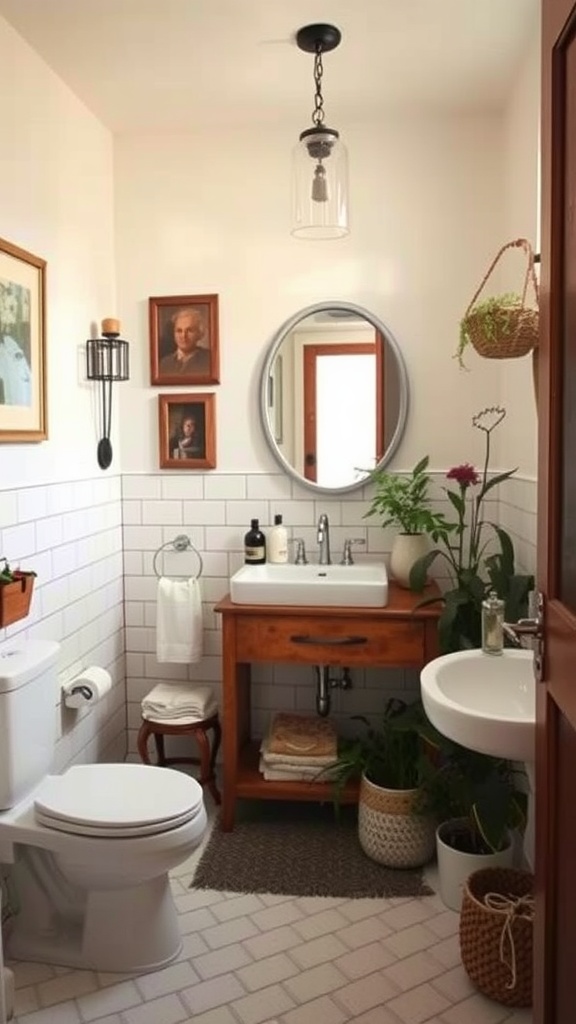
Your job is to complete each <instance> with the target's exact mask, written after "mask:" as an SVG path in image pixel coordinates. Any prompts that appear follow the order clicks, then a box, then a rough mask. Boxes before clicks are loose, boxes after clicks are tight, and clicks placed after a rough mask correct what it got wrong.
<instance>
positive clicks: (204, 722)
mask: <svg viewBox="0 0 576 1024" xmlns="http://www.w3.org/2000/svg"><path fill="white" fill-rule="evenodd" d="M210 730H212V731H213V733H214V737H213V743H212V750H210V741H209V739H208V733H209V732H210ZM150 736H153V737H154V742H155V744H156V751H157V753H158V764H159V765H160V767H162V768H165V767H169V766H170V765H172V764H194V765H200V778H199V780H198V781H199V783H200V785H201V786H202V787H204V786H207V787H208V789H209V790H210V792H211V794H212V796H213V797H214V802H215V803H217V804H219V803H220V791H219V790H218V787H217V785H216V775H215V772H214V766H215V764H216V755H217V754H218V749H219V747H220V739H221V736H222V730H221V727H220V719H219V717H218V712H216V714H215V715H211V716H210V718H202V719H199V720H197V721H193V722H180V723H179V724H178V725H177V724H176V723H175V722H173V721H172V722H168V721H166V720H165V719H164V720H162V719H161V720H159V721H153V720H151V719H149V718H143V719H142V725H141V726H140V731H139V732H138V753H139V754H140V757H141V759H142V761H143V763H144V764H152V762H151V760H150V757H149V754H148V739H149V737H150ZM165 736H192V737H193V738H194V739H195V740H196V742H197V744H198V747H199V751H200V757H166V754H165V751H164V737H165Z"/></svg>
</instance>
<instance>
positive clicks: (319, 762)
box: [260, 736, 336, 771]
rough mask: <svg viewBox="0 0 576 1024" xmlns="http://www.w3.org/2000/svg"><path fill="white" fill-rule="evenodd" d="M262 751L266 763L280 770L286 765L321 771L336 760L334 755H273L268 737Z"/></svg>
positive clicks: (261, 748) (261, 745) (262, 745)
mask: <svg viewBox="0 0 576 1024" xmlns="http://www.w3.org/2000/svg"><path fill="white" fill-rule="evenodd" d="M260 751H261V753H262V755H263V757H264V760H265V761H266V763H267V764H268V765H270V766H272V765H277V766H278V768H281V767H283V766H284V765H286V764H288V765H300V766H301V767H304V768H305V767H306V766H309V767H311V768H314V769H315V770H316V771H319V770H320V768H324V767H325V766H326V765H329V764H334V761H335V760H336V758H335V757H334V755H333V754H317V755H314V754H272V753H271V752H270V750H269V749H268V737H267V736H266V737H265V738H264V739H263V740H262V743H261V744H260Z"/></svg>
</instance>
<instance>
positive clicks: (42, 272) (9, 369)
mask: <svg viewBox="0 0 576 1024" xmlns="http://www.w3.org/2000/svg"><path fill="white" fill-rule="evenodd" d="M45 294H46V260H43V259H40V257H39V256H34V255H33V254H32V253H31V252H27V251H26V250H25V249H21V248H20V247H19V246H17V245H13V244H12V243H11V242H7V241H5V239H2V238H0V443H5V444H13V443H18V442H22V441H45V440H46V438H47V437H48V432H47V421H46V337H45V332H46V328H45V321H46V309H45V303H46V297H45Z"/></svg>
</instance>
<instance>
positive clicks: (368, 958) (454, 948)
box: [10, 851, 532, 1024]
mask: <svg viewBox="0 0 576 1024" xmlns="http://www.w3.org/2000/svg"><path fill="white" fill-rule="evenodd" d="M198 855H199V851H197V853H196V854H195V856H194V857H193V858H191V859H190V860H189V861H187V862H186V863H185V864H184V865H182V866H181V867H180V868H179V869H178V870H177V871H175V872H174V875H173V887H174V894H175V899H176V904H177V906H178V911H179V914H180V920H181V926H182V934H183V939H184V941H183V948H182V952H181V954H180V957H179V959H178V960H177V961H175V962H174V963H173V964H171V965H170V966H169V967H167V968H165V969H164V970H161V971H157V972H155V973H153V974H148V975H139V976H137V977H134V976H125V975H116V974H99V973H97V972H95V971H76V970H70V969H68V968H64V967H50V966H47V965H44V964H32V963H21V962H20V963H14V962H12V963H11V964H10V966H11V967H12V968H13V970H14V972H15V978H16V986H17V992H16V1013H17V1016H16V1018H15V1022H16V1024H88V1022H92V1021H95V1022H97V1024H345V1022H354V1024H424V1022H426V1024H504V1022H507V1024H530V1022H531V1020H532V1016H531V1013H530V1011H528V1010H516V1011H513V1010H510V1009H509V1008H506V1007H504V1006H501V1005H500V1004H499V1003H495V1002H491V1001H490V1000H489V999H486V998H485V997H484V996H482V995H480V994H479V993H478V992H476V990H475V989H474V988H473V986H472V985H471V983H470V982H469V981H468V978H467V976H466V974H465V972H464V969H463V968H462V966H461V964H460V959H459V949H458V934H457V932H458V916H457V914H455V913H453V912H452V911H451V910H447V909H446V908H445V906H444V904H443V903H442V902H441V900H440V898H439V897H438V896H426V897H424V898H421V899H375V900H371V899H358V900H343V899H325V898H308V899H303V898H299V899H295V898H293V897H287V896H257V895H237V894H234V893H221V892H211V891H192V890H190V888H189V885H190V882H191V880H192V875H193V870H194V863H195V861H196V859H197V857H198ZM429 880H430V883H431V885H432V887H433V888H434V876H433V873H431V875H430V879H429Z"/></svg>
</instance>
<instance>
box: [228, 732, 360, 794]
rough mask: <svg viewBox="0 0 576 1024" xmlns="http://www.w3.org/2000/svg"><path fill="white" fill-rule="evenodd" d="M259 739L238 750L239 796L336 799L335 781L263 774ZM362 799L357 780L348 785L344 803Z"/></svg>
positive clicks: (237, 777) (237, 785)
mask: <svg viewBox="0 0 576 1024" xmlns="http://www.w3.org/2000/svg"><path fill="white" fill-rule="evenodd" d="M259 747H260V744H259V742H258V741H256V740H254V741H251V742H250V743H246V744H245V745H244V746H243V747H242V749H241V750H240V751H239V754H238V762H237V765H236V796H237V797H240V798H244V799H245V800H304V801H306V800H308V801H315V802H321V803H324V802H328V803H331V802H332V784H331V782H329V781H326V782H321V781H318V782H309V781H306V782H299V781H297V780H295V781H294V782H275V781H271V780H270V781H267V780H266V779H263V778H262V774H261V772H260V771H259V770H258V761H259ZM357 800H358V785H357V783H354V784H350V785H347V786H346V787H345V789H344V790H343V791H342V795H341V797H340V803H343V804H352V803H356V801H357Z"/></svg>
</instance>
